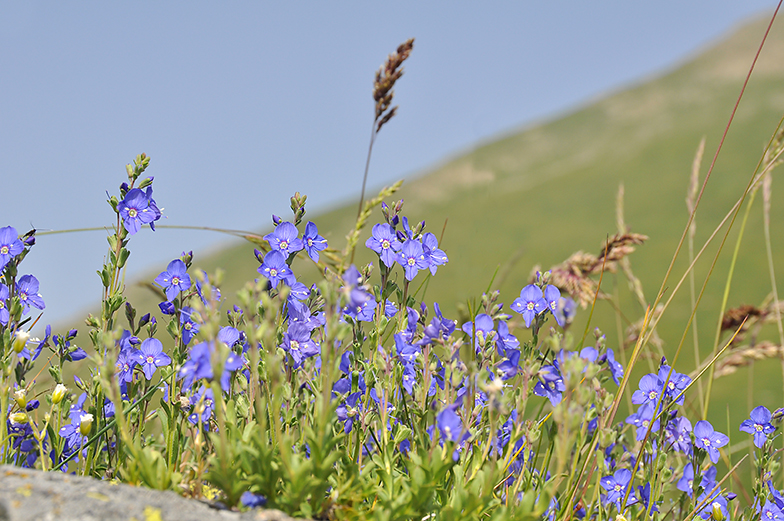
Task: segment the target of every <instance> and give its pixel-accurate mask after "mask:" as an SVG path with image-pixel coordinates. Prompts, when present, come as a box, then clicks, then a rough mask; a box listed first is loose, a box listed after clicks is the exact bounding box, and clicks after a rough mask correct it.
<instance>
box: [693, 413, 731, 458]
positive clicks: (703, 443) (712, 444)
mask: <svg viewBox="0 0 784 521" xmlns="http://www.w3.org/2000/svg"><path fill="white" fill-rule="evenodd" d="M729 441H730V439H729V438H728V437H727V435H726V434H722V433H720V432H716V431H714V430H713V425H711V424H710V422H707V421H705V420H700V421H698V422H697V424H696V425H695V426H694V444H695V445H696V446H697V447H698V448H700V449H703V450H705V451H706V452H707V453H708V456H709V457H710V460H711V461H712V462H713V463H714V465H715V464H716V463H718V462H719V447H723V446H725V445H726V444H727V443H729Z"/></svg>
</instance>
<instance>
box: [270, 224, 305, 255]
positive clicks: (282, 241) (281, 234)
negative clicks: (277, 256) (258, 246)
mask: <svg viewBox="0 0 784 521" xmlns="http://www.w3.org/2000/svg"><path fill="white" fill-rule="evenodd" d="M297 233H298V232H297V227H296V226H294V225H293V224H291V223H290V222H288V221H286V222H282V223H280V224H279V225H277V226H276V227H275V231H273V232H272V233H269V234H267V235H265V236H264V240H266V241H267V242H268V243H269V245H270V248H272V249H273V251H279V252H280V253H282V254H283V256H284V257H288V256H289V255H291V254H292V253H296V252H298V251H299V250H301V249H302V248H303V247H304V246H305V244H304V243H303V242H302V239H298V238H297Z"/></svg>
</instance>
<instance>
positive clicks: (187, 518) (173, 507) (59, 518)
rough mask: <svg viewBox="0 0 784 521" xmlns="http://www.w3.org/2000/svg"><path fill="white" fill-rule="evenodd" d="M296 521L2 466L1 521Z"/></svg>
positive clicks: (271, 512) (168, 494)
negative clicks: (220, 508)
mask: <svg viewBox="0 0 784 521" xmlns="http://www.w3.org/2000/svg"><path fill="white" fill-rule="evenodd" d="M115 519H116V520H123V521H294V520H293V518H291V517H289V516H287V515H285V514H284V513H282V512H279V511H277V510H261V509H256V510H253V511H250V512H244V513H239V512H232V511H229V510H219V509H216V508H214V507H212V506H210V505H209V504H207V503H204V502H201V501H196V500H193V499H185V498H183V497H181V496H179V495H177V494H176V493H174V492H163V491H159V490H150V489H147V488H143V487H132V486H130V485H114V484H111V483H108V482H105V481H100V480H96V479H92V478H85V477H77V476H72V475H69V474H63V473H62V472H41V471H38V470H30V469H22V468H19V467H12V466H8V465H3V466H0V521H27V520H36V521H103V520H115Z"/></svg>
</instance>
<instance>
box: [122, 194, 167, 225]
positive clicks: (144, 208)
mask: <svg viewBox="0 0 784 521" xmlns="http://www.w3.org/2000/svg"><path fill="white" fill-rule="evenodd" d="M117 211H118V212H119V214H120V218H122V220H123V226H124V227H125V229H126V230H128V233H130V234H131V235H134V234H135V233H137V232H138V231H139V230H140V229H141V227H142V226H144V225H145V224H149V225H150V228H152V229H153V231H154V230H155V225H154V224H153V223H154V222H155V221H157V220H158V219H160V218H161V211H160V210H159V209H158V206H157V205H156V204H155V200H154V199H153V198H152V187H149V188H148V189H147V192H143V191H142V190H140V189H138V188H132V189H131V190H129V191H128V193H127V194H125V198H124V199H123V200H122V201H120V203H119V204H118V205H117Z"/></svg>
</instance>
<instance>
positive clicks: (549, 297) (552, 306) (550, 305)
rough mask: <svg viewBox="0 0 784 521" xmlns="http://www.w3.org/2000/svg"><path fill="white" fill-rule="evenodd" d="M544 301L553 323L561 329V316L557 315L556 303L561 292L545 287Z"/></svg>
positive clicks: (559, 298) (562, 321)
mask: <svg viewBox="0 0 784 521" xmlns="http://www.w3.org/2000/svg"><path fill="white" fill-rule="evenodd" d="M544 300H545V301H546V302H547V309H549V310H550V313H552V314H553V316H554V317H555V321H556V322H557V323H558V325H559V326H561V327H563V325H564V320H563V315H562V314H560V313H558V302H559V301H560V300H561V292H560V291H558V288H556V287H555V286H551V285H549V284H548V285H547V287H545V288H544Z"/></svg>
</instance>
